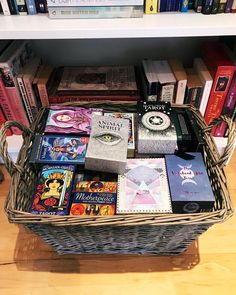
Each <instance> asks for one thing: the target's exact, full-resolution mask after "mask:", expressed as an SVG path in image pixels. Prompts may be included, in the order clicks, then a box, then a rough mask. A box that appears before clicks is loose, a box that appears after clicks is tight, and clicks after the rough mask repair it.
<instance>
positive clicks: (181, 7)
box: [180, 0, 188, 12]
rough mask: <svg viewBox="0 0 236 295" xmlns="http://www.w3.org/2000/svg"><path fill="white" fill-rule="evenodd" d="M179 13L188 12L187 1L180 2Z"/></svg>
mask: <svg viewBox="0 0 236 295" xmlns="http://www.w3.org/2000/svg"><path fill="white" fill-rule="evenodd" d="M180 11H181V12H187V11H188V0H181V4H180Z"/></svg>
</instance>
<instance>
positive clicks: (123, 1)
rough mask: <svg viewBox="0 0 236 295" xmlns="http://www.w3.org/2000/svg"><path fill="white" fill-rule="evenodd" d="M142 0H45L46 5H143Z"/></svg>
mask: <svg viewBox="0 0 236 295" xmlns="http://www.w3.org/2000/svg"><path fill="white" fill-rule="evenodd" d="M143 4H144V0H47V6H48V7H56V6H60V7H69V6H82V7H85V6H130V5H143Z"/></svg>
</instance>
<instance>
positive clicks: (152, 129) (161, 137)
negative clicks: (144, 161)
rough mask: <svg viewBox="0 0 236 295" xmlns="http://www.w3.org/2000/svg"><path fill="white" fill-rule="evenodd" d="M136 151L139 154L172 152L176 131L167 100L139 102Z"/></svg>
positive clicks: (175, 142) (175, 143) (174, 148)
mask: <svg viewBox="0 0 236 295" xmlns="http://www.w3.org/2000/svg"><path fill="white" fill-rule="evenodd" d="M137 111H138V117H137V121H138V130H137V151H138V153H140V154H165V153H171V154H172V153H174V152H175V150H176V148H177V133H176V128H175V126H174V124H173V119H172V117H171V112H172V109H171V106H170V103H168V102H146V101H144V102H142V101H141V102H139V103H138V105H137Z"/></svg>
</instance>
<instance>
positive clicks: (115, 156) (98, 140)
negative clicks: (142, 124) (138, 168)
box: [85, 115, 129, 174]
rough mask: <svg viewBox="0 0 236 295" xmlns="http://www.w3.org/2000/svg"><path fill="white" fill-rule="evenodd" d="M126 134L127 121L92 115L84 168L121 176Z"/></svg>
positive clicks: (126, 139) (124, 161)
mask: <svg viewBox="0 0 236 295" xmlns="http://www.w3.org/2000/svg"><path fill="white" fill-rule="evenodd" d="M128 134H129V121H128V120H126V119H120V118H119V119H117V118H110V117H105V116H98V115H93V116H92V130H91V134H90V139H89V143H88V148H87V152H86V158H85V168H86V169H88V170H96V171H104V172H111V173H120V174H122V173H123V172H124V170H125V166H126V160H127V148H128Z"/></svg>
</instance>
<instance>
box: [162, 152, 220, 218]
mask: <svg viewBox="0 0 236 295" xmlns="http://www.w3.org/2000/svg"><path fill="white" fill-rule="evenodd" d="M165 159H166V169H167V174H168V179H169V186H170V193H171V199H172V207H173V212H174V213H194V212H200V211H207V210H210V209H211V208H212V207H213V205H214V201H215V197H214V195H213V191H212V188H211V184H210V181H209V177H208V174H207V171H206V167H205V164H204V161H203V158H202V155H201V153H187V154H184V155H182V156H177V155H165Z"/></svg>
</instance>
